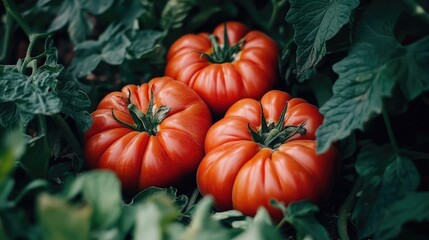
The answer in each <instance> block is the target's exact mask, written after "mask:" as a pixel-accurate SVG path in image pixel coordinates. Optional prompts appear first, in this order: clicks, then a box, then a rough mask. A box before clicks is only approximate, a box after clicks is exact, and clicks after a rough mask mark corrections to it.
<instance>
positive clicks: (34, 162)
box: [19, 135, 51, 178]
mask: <svg viewBox="0 0 429 240" xmlns="http://www.w3.org/2000/svg"><path fill="white" fill-rule="evenodd" d="M50 157H51V147H50V146H49V144H48V140H47V139H46V136H45V135H40V136H37V137H35V138H32V139H31V140H29V142H28V144H27V151H26V152H25V154H24V156H23V157H22V158H21V160H20V162H19V163H20V165H21V167H22V168H24V169H25V170H26V171H27V173H28V174H29V175H30V176H32V177H40V178H43V177H46V176H47V175H48V168H49V159H50Z"/></svg>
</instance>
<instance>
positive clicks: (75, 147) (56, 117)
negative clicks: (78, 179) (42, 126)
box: [51, 114, 83, 156]
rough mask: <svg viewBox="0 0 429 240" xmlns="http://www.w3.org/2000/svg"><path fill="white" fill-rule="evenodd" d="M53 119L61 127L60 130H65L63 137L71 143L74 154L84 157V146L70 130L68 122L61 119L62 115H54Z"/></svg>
mask: <svg viewBox="0 0 429 240" xmlns="http://www.w3.org/2000/svg"><path fill="white" fill-rule="evenodd" d="M51 117H52V120H54V122H55V123H56V124H57V125H58V126H59V127H60V129H61V130H63V135H64V137H65V138H66V139H67V141H68V142H69V144H70V146H71V148H72V149H73V150H74V152H75V153H76V154H77V155H78V156H82V155H83V151H82V146H81V144H80V142H79V141H78V140H77V139H76V137H75V136H74V134H73V131H72V130H71V129H70V126H69V125H68V124H67V123H66V121H64V118H63V117H61V115H59V114H54V115H52V116H51Z"/></svg>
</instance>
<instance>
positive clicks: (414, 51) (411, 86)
mask: <svg viewBox="0 0 429 240" xmlns="http://www.w3.org/2000/svg"><path fill="white" fill-rule="evenodd" d="M403 64H405V65H407V68H408V74H407V77H404V78H399V79H398V80H399V85H400V87H401V89H402V91H403V92H404V94H405V97H406V98H407V99H408V100H409V101H411V100H413V99H415V98H416V97H417V96H419V95H420V94H421V93H422V92H424V91H426V90H428V89H429V36H427V37H425V38H422V39H420V40H419V41H417V42H415V43H413V44H411V45H409V46H407V53H406V55H405V57H404V60H403Z"/></svg>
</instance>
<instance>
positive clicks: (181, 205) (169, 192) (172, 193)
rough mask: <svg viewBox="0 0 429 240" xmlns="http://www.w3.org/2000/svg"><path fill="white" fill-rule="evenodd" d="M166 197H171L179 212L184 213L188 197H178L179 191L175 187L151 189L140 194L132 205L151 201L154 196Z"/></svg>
mask: <svg viewBox="0 0 429 240" xmlns="http://www.w3.org/2000/svg"><path fill="white" fill-rule="evenodd" d="M160 194H161V195H165V196H167V197H169V198H170V199H171V200H172V202H173V203H174V205H175V206H176V207H177V209H178V210H180V211H183V210H184V209H185V207H186V205H187V204H188V197H187V196H186V195H183V194H181V195H177V189H175V188H173V187H169V188H159V187H149V188H146V189H145V190H143V191H141V192H140V193H138V194H137V195H136V196H135V197H134V198H133V199H132V201H131V203H130V205H136V204H139V203H141V202H144V201H147V200H150V199H151V198H152V197H153V196H158V195H160Z"/></svg>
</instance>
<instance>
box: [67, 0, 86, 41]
mask: <svg viewBox="0 0 429 240" xmlns="http://www.w3.org/2000/svg"><path fill="white" fill-rule="evenodd" d="M71 6H72V7H71V9H70V10H69V11H70V18H69V25H68V28H67V31H68V33H69V36H70V39H71V40H72V42H73V43H74V44H77V43H80V42H83V41H84V40H85V39H86V37H87V36H88V35H89V34H90V33H91V31H92V28H93V27H92V24H91V22H90V21H89V19H88V18H87V17H86V13H85V11H83V7H82V4H81V2H80V0H73V3H72V4H71ZM60 14H62V13H60Z"/></svg>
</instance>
